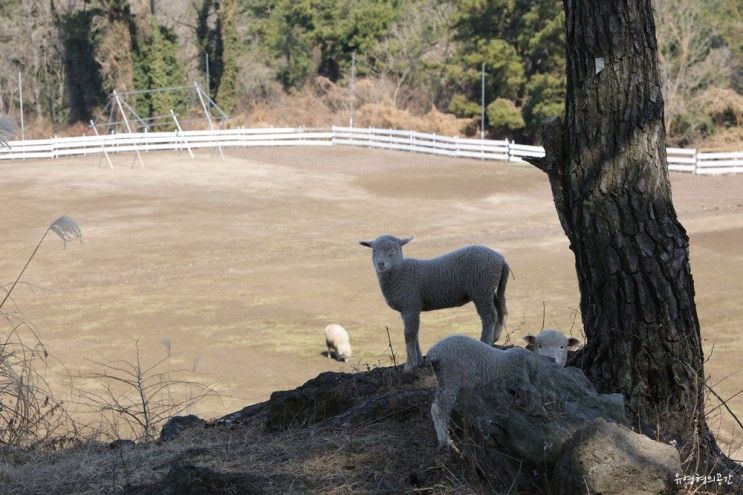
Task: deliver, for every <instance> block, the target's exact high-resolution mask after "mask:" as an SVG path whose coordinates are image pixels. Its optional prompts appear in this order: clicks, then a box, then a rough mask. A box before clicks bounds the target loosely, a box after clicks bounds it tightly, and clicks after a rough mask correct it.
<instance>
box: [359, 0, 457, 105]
mask: <svg viewBox="0 0 743 495" xmlns="http://www.w3.org/2000/svg"><path fill="white" fill-rule="evenodd" d="M453 10H454V8H453V5H452V4H450V3H442V2H437V1H433V0H427V1H424V2H409V3H408V4H407V11H406V12H405V13H404V14H403V15H401V16H400V19H399V20H398V21H397V22H395V23H394V24H393V25H392V26H391V27H390V29H389V34H388V36H387V37H386V38H385V39H384V40H383V41H382V42H381V43H380V44H378V45H376V46H374V47H373V48H372V49H371V51H370V52H369V53H367V54H365V55H366V56H367V58H368V59H373V60H374V61H375V64H374V65H376V67H378V69H377V70H378V75H380V76H382V77H388V78H390V79H392V80H393V81H394V83H395V90H394V92H393V95H392V101H393V104H394V105H395V106H397V104H398V103H399V102H398V98H399V95H400V91H401V90H402V89H403V87H405V86H409V87H412V86H414V85H415V84H417V83H420V82H421V78H422V77H424V76H425V69H426V67H427V64H429V63H431V62H434V61H441V60H443V58H444V55H445V52H446V46H445V45H447V43H446V42H447V41H448V29H449V23H450V18H451V14H452V12H453Z"/></svg>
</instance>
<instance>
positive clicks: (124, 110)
mask: <svg viewBox="0 0 743 495" xmlns="http://www.w3.org/2000/svg"><path fill="white" fill-rule="evenodd" d="M163 92H167V93H185V94H186V95H187V96H188V95H190V101H189V102H188V106H187V109H188V114H187V116H186V118H185V119H180V120H179V119H178V117H177V116H176V112H175V110H174V109H172V108H171V109H170V112H169V113H168V114H166V115H153V116H151V117H142V116H140V115H139V114H138V113H137V111H136V110H135V109H134V108H133V106H132V105H130V104H129V102H128V100H129V99H130V98H132V97H134V98H136V97H137V96H139V95H143V94H151V93H163ZM197 102H198V104H197ZM196 108H198V110H196V111H195V109H196ZM101 113H102V114H103V115H106V113H108V122H107V123H105V124H97V125H96V124H95V123H94V122H93V121H92V120H91V121H90V125H91V127H92V128H93V130H94V131H95V133H96V135H97V136H98V135H99V133H98V129H99V128H100V129H102V130H103V131H104V132H105V134H110V133H112V132H116V130H117V129H119V128H121V127H122V126H123V127H124V129H126V132H128V133H130V134H131V133H133V132H145V133H146V132H148V131H149V130H150V128H151V127H152V126H164V125H168V124H171V125H173V127H174V129H175V130H177V132H178V133H179V134H180V135H181V136H182V137H183V144H184V146H185V147H186V149H187V150H188V154H189V155H190V156H191V158H193V157H194V155H193V152H192V151H191V147H190V146H189V144H188V141H187V140H186V138H185V135H184V134H183V129H182V127H181V123H184V122H195V121H198V122H203V119H204V118H206V121H207V124H208V125H209V130H212V131H213V130H215V125H214V124H215V122H217V123H219V127H220V128H221V127H222V124H223V123H224V122H225V121H227V120H228V119H229V116H228V115H227V114H226V113H225V112H224V111H223V110H222V109H221V108H219V105H217V103H216V102H215V101H214V100H213V99H212V98H211V97H210V96H209V94H207V93H205V92H204V91H203V90H202V89H201V86H199V83H196V82H195V83H193V84H192V85H187V86H171V87H167V88H153V89H140V90H133V91H117V90H114V91H113V92H112V93H111V94H110V95H109V97H108V103H106V106H105V107H104V108H103V111H102V112H101ZM215 145H216V148H217V149H218V150H219V154H220V156H221V157H222V158H224V152H223V151H222V146H221V145H220V144H219V142H218V141H216V142H215ZM103 153H104V155H105V157H106V159H107V161H108V164H109V167H110V168H113V165H112V164H111V159H110V158H109V156H108V153H107V152H106V150H105V148H104V150H103ZM137 162H139V165H140V167H141V168H144V161H143V160H142V155H141V153H140V152H139V151H138V150H136V156H135V158H134V161H133V162H132V168H133V167H134V164H135V163H137Z"/></svg>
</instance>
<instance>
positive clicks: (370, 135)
mask: <svg viewBox="0 0 743 495" xmlns="http://www.w3.org/2000/svg"><path fill="white" fill-rule="evenodd" d="M368 132H369V148H370V149H371V147H372V128H371V126H369V131H368Z"/></svg>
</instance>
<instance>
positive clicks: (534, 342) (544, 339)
mask: <svg viewBox="0 0 743 495" xmlns="http://www.w3.org/2000/svg"><path fill="white" fill-rule="evenodd" d="M524 340H525V341H526V343H527V344H529V347H530V350H531V351H534V352H536V353H537V354H539V355H540V356H546V357H548V358H550V359H552V360H554V361H555V362H556V363H557V364H558V365H560V366H565V362H566V361H567V359H568V349H569V348H571V347H573V346H576V345H578V343H579V342H580V341H579V340H578V339H574V338H573V337H570V338H568V337H565V336H564V335H563V334H562V332H560V331H559V330H553V329H551V328H548V329H546V330H542V332H541V333H540V334H539V335H537V336H536V337H535V336H534V335H527V336H526V337H524Z"/></svg>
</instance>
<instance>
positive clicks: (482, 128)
mask: <svg viewBox="0 0 743 495" xmlns="http://www.w3.org/2000/svg"><path fill="white" fill-rule="evenodd" d="M480 88H481V101H480V139H485V62H483V63H482V81H481V82H480Z"/></svg>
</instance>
